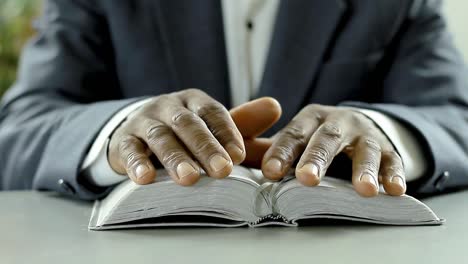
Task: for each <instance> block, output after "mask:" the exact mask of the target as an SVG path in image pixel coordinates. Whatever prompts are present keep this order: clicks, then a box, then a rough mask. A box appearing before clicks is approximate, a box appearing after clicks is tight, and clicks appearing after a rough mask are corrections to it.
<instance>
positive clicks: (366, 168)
mask: <svg viewBox="0 0 468 264" xmlns="http://www.w3.org/2000/svg"><path fill="white" fill-rule="evenodd" d="M358 166H359V168H361V170H362V171H363V172H367V173H369V174H371V175H374V174H377V171H378V167H379V166H378V164H377V162H376V161H375V160H371V159H369V160H363V161H360V162H359V165H358Z"/></svg>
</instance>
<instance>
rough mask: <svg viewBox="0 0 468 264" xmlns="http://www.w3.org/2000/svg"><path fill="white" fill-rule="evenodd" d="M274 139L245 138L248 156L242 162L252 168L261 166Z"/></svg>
mask: <svg viewBox="0 0 468 264" xmlns="http://www.w3.org/2000/svg"><path fill="white" fill-rule="evenodd" d="M272 143H273V140H272V139H270V138H255V139H246V140H244V144H245V151H246V157H245V160H244V162H243V163H242V164H243V165H245V166H248V167H252V168H257V169H259V168H261V166H262V159H263V156H264V155H265V152H267V150H268V149H269V148H270V147H271V144H272Z"/></svg>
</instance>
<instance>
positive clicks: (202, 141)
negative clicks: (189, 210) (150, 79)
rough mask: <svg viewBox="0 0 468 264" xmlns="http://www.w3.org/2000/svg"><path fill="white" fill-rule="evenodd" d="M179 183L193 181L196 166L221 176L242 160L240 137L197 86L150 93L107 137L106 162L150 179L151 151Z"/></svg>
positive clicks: (219, 107)
mask: <svg viewBox="0 0 468 264" xmlns="http://www.w3.org/2000/svg"><path fill="white" fill-rule="evenodd" d="M153 154H154V155H156V157H157V158H158V160H159V161H160V162H161V164H162V165H163V166H164V168H165V169H166V170H167V171H168V173H169V174H170V175H171V177H172V178H173V179H174V181H175V182H177V183H178V184H180V185H193V184H194V183H196V182H197V181H198V179H199V178H200V169H201V168H203V169H204V170H205V171H206V172H207V174H208V175H209V176H211V177H214V178H224V177H226V176H228V175H229V174H230V173H231V171H232V166H233V164H240V163H241V162H242V161H243V160H244V158H245V147H244V142H243V140H242V135H241V133H240V132H239V130H238V129H237V127H236V125H235V123H234V121H233V120H232V118H231V116H230V114H229V112H228V111H227V110H226V109H225V108H224V106H223V105H221V104H220V103H219V102H217V101H215V100H214V99H213V98H211V97H209V96H208V95H207V94H205V93H204V92H202V91H200V90H196V89H188V90H184V91H181V92H176V93H171V94H167V95H160V96H156V97H154V98H153V99H152V100H151V102H148V103H146V104H145V105H144V106H142V107H141V108H139V109H138V110H136V111H134V112H133V113H132V114H131V115H130V116H129V117H128V118H127V119H126V121H124V122H123V123H122V124H121V125H120V126H119V127H118V128H117V129H116V131H115V133H114V134H113V135H112V137H111V140H110V144H109V163H110V165H111V167H112V168H113V169H114V170H115V171H116V172H118V173H121V174H128V176H129V177H130V178H131V179H132V180H133V181H134V182H136V183H138V184H148V183H151V182H153V181H154V179H155V177H156V170H155V168H154V165H153V164H152V163H151V161H150V156H151V155H153Z"/></svg>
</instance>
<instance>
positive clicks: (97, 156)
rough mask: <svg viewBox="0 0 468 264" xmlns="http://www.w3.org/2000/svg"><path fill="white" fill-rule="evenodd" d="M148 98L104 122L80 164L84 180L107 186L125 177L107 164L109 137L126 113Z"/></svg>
mask: <svg viewBox="0 0 468 264" xmlns="http://www.w3.org/2000/svg"><path fill="white" fill-rule="evenodd" d="M150 100H151V98H148V99H144V100H141V101H138V102H136V103H133V104H131V105H129V106H127V107H125V108H123V109H122V110H120V111H119V112H117V113H116V114H115V115H114V116H113V117H112V118H111V119H110V120H109V121H108V122H107V123H106V125H105V126H104V127H103V128H102V130H101V132H99V134H98V136H97V137H96V139H95V140H94V143H93V145H92V146H91V148H90V150H89V152H88V154H87V155H86V157H85V160H84V162H83V164H82V166H81V174H82V175H83V177H85V180H87V181H88V182H89V183H91V184H94V185H96V186H99V187H107V186H111V185H114V184H116V183H119V182H121V181H123V180H125V179H126V177H124V176H123V175H120V174H118V173H117V172H115V171H114V170H113V169H112V167H111V166H110V164H109V161H108V159H107V149H108V147H109V139H110V136H111V135H112V133H113V132H114V131H115V129H116V128H117V127H118V126H119V125H120V124H121V123H122V122H123V121H124V120H125V119H126V118H127V116H128V115H130V114H131V113H132V112H133V111H135V110H136V109H138V108H139V107H141V106H142V105H144V104H146V103H147V102H149V101H150Z"/></svg>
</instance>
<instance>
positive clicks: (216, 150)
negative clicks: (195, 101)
mask: <svg viewBox="0 0 468 264" xmlns="http://www.w3.org/2000/svg"><path fill="white" fill-rule="evenodd" d="M170 112H171V113H170V114H168V115H163V116H162V117H161V118H162V120H161V121H163V123H164V124H166V125H167V126H169V127H170V128H171V129H172V131H173V132H174V133H175V134H176V135H177V137H178V138H179V139H180V140H181V141H182V142H183V144H184V145H185V147H186V148H187V149H188V150H189V151H190V152H191V154H192V155H193V156H194V158H196V159H197V160H198V161H199V162H200V164H201V165H202V167H203V169H204V170H205V171H206V173H207V174H208V175H209V176H211V177H215V178H224V177H226V176H228V175H229V174H230V173H231V171H232V166H233V165H232V161H231V158H230V156H229V154H228V153H227V152H226V150H225V149H224V148H223V146H221V144H220V143H219V142H218V140H217V139H216V138H215V137H214V136H213V134H212V133H211V131H210V130H209V129H208V127H207V125H206V124H205V122H204V121H203V120H202V119H201V118H200V117H199V116H198V115H196V114H195V113H194V112H192V111H189V110H188V109H186V108H182V107H172V109H171V110H170Z"/></svg>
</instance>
